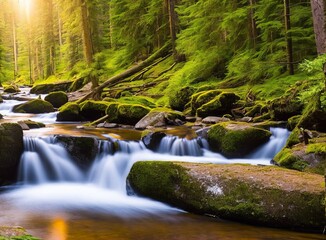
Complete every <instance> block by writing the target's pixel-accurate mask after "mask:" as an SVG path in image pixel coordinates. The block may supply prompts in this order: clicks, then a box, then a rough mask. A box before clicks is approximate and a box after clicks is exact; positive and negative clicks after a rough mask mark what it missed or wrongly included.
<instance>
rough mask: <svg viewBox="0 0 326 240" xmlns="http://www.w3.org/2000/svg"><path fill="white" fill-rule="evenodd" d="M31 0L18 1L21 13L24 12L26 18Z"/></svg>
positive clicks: (28, 14) (30, 6)
mask: <svg viewBox="0 0 326 240" xmlns="http://www.w3.org/2000/svg"><path fill="white" fill-rule="evenodd" d="M32 1H33V0H18V6H19V9H20V10H21V11H25V14H26V16H27V18H28V19H29V18H30V15H31V9H32Z"/></svg>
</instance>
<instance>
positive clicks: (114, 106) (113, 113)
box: [105, 102, 120, 122]
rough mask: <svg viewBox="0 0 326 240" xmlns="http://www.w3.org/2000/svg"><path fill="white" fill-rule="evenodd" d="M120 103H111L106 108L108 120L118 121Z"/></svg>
mask: <svg viewBox="0 0 326 240" xmlns="http://www.w3.org/2000/svg"><path fill="white" fill-rule="evenodd" d="M119 105H120V103H114V102H113V103H110V104H109V105H108V107H107V108H106V111H105V112H106V114H107V115H108V119H107V121H108V122H116V121H117V120H118V108H119Z"/></svg>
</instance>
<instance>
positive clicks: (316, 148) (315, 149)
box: [306, 142, 326, 154]
mask: <svg viewBox="0 0 326 240" xmlns="http://www.w3.org/2000/svg"><path fill="white" fill-rule="evenodd" d="M306 153H316V154H326V143H325V142H324V143H311V144H309V145H308V146H307V149H306Z"/></svg>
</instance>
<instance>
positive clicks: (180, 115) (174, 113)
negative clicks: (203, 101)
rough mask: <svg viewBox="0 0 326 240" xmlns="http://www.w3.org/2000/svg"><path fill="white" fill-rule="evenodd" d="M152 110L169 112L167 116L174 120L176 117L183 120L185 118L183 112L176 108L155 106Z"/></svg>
mask: <svg viewBox="0 0 326 240" xmlns="http://www.w3.org/2000/svg"><path fill="white" fill-rule="evenodd" d="M151 112H164V113H167V118H168V119H169V120H172V121H174V120H176V119H180V120H183V119H184V118H185V117H184V115H183V113H182V112H179V111H175V110H172V109H170V108H154V109H152V110H151Z"/></svg>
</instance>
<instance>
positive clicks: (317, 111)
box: [298, 93, 326, 132]
mask: <svg viewBox="0 0 326 240" xmlns="http://www.w3.org/2000/svg"><path fill="white" fill-rule="evenodd" d="M320 99H321V93H319V94H317V95H316V96H315V97H313V98H312V99H311V101H309V104H308V105H307V106H306V108H305V110H304V112H303V114H302V117H301V118H300V120H299V123H298V126H299V127H302V128H305V129H310V130H316V131H321V132H326V106H322V104H321V101H320Z"/></svg>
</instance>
